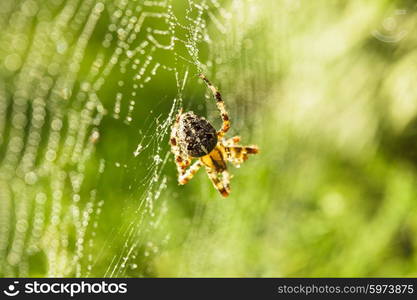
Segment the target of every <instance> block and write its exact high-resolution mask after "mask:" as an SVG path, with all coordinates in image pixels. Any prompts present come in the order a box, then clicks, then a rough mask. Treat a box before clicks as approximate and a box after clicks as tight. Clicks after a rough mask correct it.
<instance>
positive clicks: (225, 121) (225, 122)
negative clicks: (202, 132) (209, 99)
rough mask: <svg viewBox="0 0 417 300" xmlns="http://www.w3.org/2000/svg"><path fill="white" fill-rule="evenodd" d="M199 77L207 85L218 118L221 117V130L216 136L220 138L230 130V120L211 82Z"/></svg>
mask: <svg viewBox="0 0 417 300" xmlns="http://www.w3.org/2000/svg"><path fill="white" fill-rule="evenodd" d="M199 77H200V78H201V79H203V80H204V82H205V83H206V84H207V87H208V88H209V89H210V90H211V92H212V93H213V97H214V98H215V99H216V105H217V108H218V110H219V111H220V116H221V117H222V120H223V125H222V128H221V129H220V130H219V131H218V132H217V135H218V136H219V137H222V136H223V135H224V134H225V133H226V132H227V131H228V130H229V128H230V119H229V114H228V112H227V111H226V106H225V104H224V101H223V99H222V96H221V95H220V92H219V91H218V89H216V88H215V87H214V85H212V84H211V82H210V81H209V80H208V79H207V78H206V76H204V75H203V74H200V75H199Z"/></svg>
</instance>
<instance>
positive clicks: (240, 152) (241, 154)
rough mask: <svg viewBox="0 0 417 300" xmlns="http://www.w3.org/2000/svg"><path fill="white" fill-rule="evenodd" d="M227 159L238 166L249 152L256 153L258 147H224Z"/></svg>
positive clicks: (246, 157)
mask: <svg viewBox="0 0 417 300" xmlns="http://www.w3.org/2000/svg"><path fill="white" fill-rule="evenodd" d="M224 149H225V151H226V154H227V159H228V160H229V161H230V162H231V163H232V164H234V165H235V166H237V167H239V166H240V164H241V163H243V162H244V161H245V160H247V159H248V158H249V157H248V155H249V154H257V153H258V152H259V149H258V147H257V146H255V145H252V146H239V145H236V146H229V147H224Z"/></svg>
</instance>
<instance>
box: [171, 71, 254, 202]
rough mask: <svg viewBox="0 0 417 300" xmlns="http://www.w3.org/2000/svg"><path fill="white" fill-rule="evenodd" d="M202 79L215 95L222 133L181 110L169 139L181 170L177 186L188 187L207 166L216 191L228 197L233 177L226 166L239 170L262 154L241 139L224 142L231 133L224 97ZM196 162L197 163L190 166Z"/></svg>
mask: <svg viewBox="0 0 417 300" xmlns="http://www.w3.org/2000/svg"><path fill="white" fill-rule="evenodd" d="M199 77H200V78H201V79H202V80H203V81H204V82H205V83H206V85H207V87H208V88H209V89H210V90H211V92H212V93H213V97H214V98H215V100H216V105H217V108H218V110H219V111H220V116H221V118H222V121H223V124H222V127H221V129H220V130H218V131H216V129H214V127H213V126H212V125H211V124H210V122H209V121H207V120H206V119H205V118H203V117H201V116H198V115H196V114H194V113H193V112H192V111H189V112H185V113H184V112H183V109H182V108H181V109H180V110H179V112H178V114H177V116H176V120H175V122H174V124H173V125H172V131H171V138H170V144H171V151H172V153H173V154H174V156H175V163H176V165H177V170H178V183H179V184H180V185H184V184H186V183H188V182H189V181H190V180H191V179H192V178H193V176H194V175H195V174H196V173H197V171H198V170H199V169H200V168H201V167H202V166H204V167H205V169H206V172H207V175H208V177H209V178H210V180H211V182H212V183H213V185H214V187H215V188H216V189H217V190H218V191H219V192H220V194H221V195H222V196H223V197H227V196H228V195H229V194H230V178H231V176H230V175H229V172H228V171H227V165H226V162H227V161H229V162H231V163H232V164H233V165H235V166H236V167H239V166H240V164H241V163H243V162H244V161H245V160H247V159H248V154H256V153H258V151H259V150H258V147H257V146H255V145H251V146H241V145H238V143H239V141H240V137H239V136H235V137H232V138H229V139H225V138H224V135H225V134H226V132H227V131H228V130H229V129H230V119H229V115H228V113H227V111H226V108H225V105H224V102H223V99H222V96H221V95H220V93H219V91H218V90H217V89H216V88H215V87H214V86H213V85H212V84H211V83H210V81H209V80H208V79H207V78H206V77H205V76H204V75H203V74H200V75H199ZM193 159H197V161H195V162H194V163H193V164H192V165H191V162H192V160H193ZM187 168H188V169H187Z"/></svg>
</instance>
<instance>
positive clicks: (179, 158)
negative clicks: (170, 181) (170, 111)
mask: <svg viewBox="0 0 417 300" xmlns="http://www.w3.org/2000/svg"><path fill="white" fill-rule="evenodd" d="M181 113H182V109H180V111H179V112H178V115H177V117H176V120H175V123H174V125H173V126H172V131H171V137H170V139H169V142H170V144H171V152H172V153H173V154H174V156H175V164H176V165H177V170H178V174H179V175H183V174H184V173H185V169H186V168H187V167H188V166H189V165H190V163H191V158H190V157H189V156H188V155H187V154H184V153H183V152H182V151H181V147H180V146H179V145H178V141H177V137H176V136H177V129H178V124H179V123H178V122H179V117H180V115H181Z"/></svg>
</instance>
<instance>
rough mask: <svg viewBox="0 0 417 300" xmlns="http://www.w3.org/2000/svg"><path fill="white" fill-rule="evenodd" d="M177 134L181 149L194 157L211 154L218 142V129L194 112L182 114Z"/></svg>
mask: <svg viewBox="0 0 417 300" xmlns="http://www.w3.org/2000/svg"><path fill="white" fill-rule="evenodd" d="M177 135H178V136H177V138H178V143H179V146H180V147H181V149H182V150H183V151H184V152H186V153H188V155H190V156H192V157H201V156H204V155H207V154H209V153H210V152H211V151H212V150H213V149H214V147H216V144H217V132H216V129H214V127H213V126H212V125H211V124H210V122H209V121H207V120H206V119H204V118H203V117H200V116H197V115H196V114H194V113H193V112H187V113H184V114H182V115H181V116H180V119H179V126H178V132H177Z"/></svg>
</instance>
